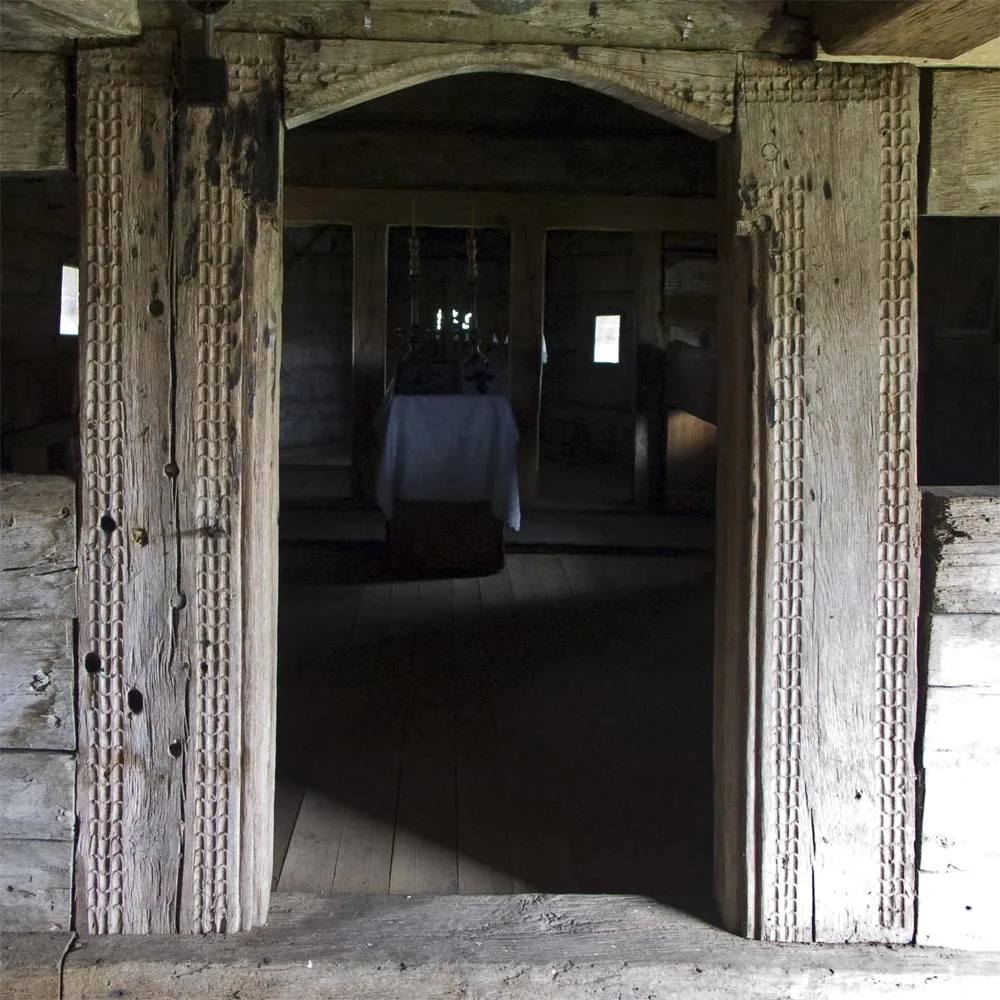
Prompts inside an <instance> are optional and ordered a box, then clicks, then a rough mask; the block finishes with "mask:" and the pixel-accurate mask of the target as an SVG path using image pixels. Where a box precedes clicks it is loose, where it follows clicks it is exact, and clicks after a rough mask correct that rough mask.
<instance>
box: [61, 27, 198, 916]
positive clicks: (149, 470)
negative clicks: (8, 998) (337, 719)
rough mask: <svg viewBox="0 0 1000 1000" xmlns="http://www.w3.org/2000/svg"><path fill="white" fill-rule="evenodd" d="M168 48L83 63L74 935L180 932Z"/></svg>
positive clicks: (180, 684)
mask: <svg viewBox="0 0 1000 1000" xmlns="http://www.w3.org/2000/svg"><path fill="white" fill-rule="evenodd" d="M171 63H172V42H171V40H170V39H169V38H168V37H162V36H161V37H156V36H154V37H152V38H147V39H144V40H143V42H142V43H141V44H140V45H136V46H132V47H129V48H123V49H94V50H89V51H82V52H81V53H80V57H79V73H78V79H79V105H78V106H79V114H80V124H79V137H80V156H79V163H80V184H81V192H82V202H83V232H82V238H81V277H82V301H81V311H82V313H83V316H84V319H83V322H82V323H81V329H82V343H81V352H82V353H81V361H82V363H81V390H80V396H81V400H82V405H81V413H80V422H81V426H80V441H81V451H82V470H81V487H80V497H81V506H80V563H79V565H80V577H79V579H80V602H79V606H80V630H79V636H80V639H79V642H80V646H79V663H80V667H81V669H80V671H79V703H80V755H79V772H78V775H79V777H78V787H79V797H78V812H79V836H78V842H77V857H78V861H77V924H78V926H79V927H80V929H85V930H87V931H88V932H89V933H109V932H110V933H114V932H126V933H161V934H162V933H165V932H169V931H173V930H176V927H177V912H178V904H179V898H178V897H179V880H180V863H181V851H182V847H181V844H182V836H183V822H184V821H183V810H184V804H183V794H184V762H183V759H181V758H182V753H181V751H179V750H178V751H176V752H174V749H173V748H174V747H176V746H182V745H183V740H184V735H185V730H186V720H185V689H186V677H185V671H184V669H183V667H182V666H181V659H182V658H181V656H180V655H179V652H178V648H177V639H178V635H177V620H178V613H179V609H178V603H179V601H180V600H181V597H180V593H179V589H178V585H177V580H178V570H179V544H178V530H177V507H176V497H175V490H174V487H175V481H174V480H173V479H172V478H171V477H170V476H169V475H168V474H167V470H168V467H169V466H170V464H171V462H172V461H173V448H174V434H173V427H172V406H173V396H172V394H173V379H172V377H171V330H172V326H173V322H174V316H173V311H172V297H171V294H170V286H171V276H170V237H171V233H170V218H169V216H170V195H169V183H170V177H169V174H170V156H171V144H172V138H173V137H172V135H171V130H170V120H171V113H172V108H171V104H170V99H169V97H168V88H167V86H166V82H167V80H168V79H169V78H170V71H171Z"/></svg>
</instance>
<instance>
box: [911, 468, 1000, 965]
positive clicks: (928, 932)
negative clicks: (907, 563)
mask: <svg viewBox="0 0 1000 1000" xmlns="http://www.w3.org/2000/svg"><path fill="white" fill-rule="evenodd" d="M923 510H924V521H923V531H924V573H925V581H924V600H923V609H922V635H921V656H922V663H921V678H922V681H923V687H924V691H925V705H924V733H923V753H922V779H923V815H922V819H921V842H920V871H919V873H918V895H917V943H918V944H924V945H934V946H941V947H946V948H972V949H978V950H983V951H994V950H1000V901H998V899H997V893H996V886H997V885H998V884H1000V846H998V840H997V835H996V832H997V829H998V827H1000V805H998V799H997V796H996V794H994V791H993V790H994V789H995V788H996V782H997V777H996V776H997V773H998V769H1000V729H998V727H997V718H998V713H1000V489H998V488H996V487H993V488H986V489H984V488H979V489H976V488H967V489H965V490H963V489H961V488H954V489H948V488H944V487H940V488H935V489H933V490H930V491H927V492H925V494H924V505H923Z"/></svg>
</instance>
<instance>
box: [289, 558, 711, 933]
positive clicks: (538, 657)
mask: <svg viewBox="0 0 1000 1000" xmlns="http://www.w3.org/2000/svg"><path fill="white" fill-rule="evenodd" d="M364 567H365V563H364V560H361V561H359V560H358V559H357V558H356V557H355V558H354V559H353V560H352V559H350V558H347V557H346V556H340V555H338V554H337V553H336V552H333V551H330V550H325V551H323V550H321V551H319V552H317V553H314V557H313V559H312V562H311V563H310V564H309V565H308V566H307V565H306V564H304V563H303V561H302V554H301V552H300V553H299V555H298V562H297V563H296V561H295V560H290V561H286V562H285V564H284V566H283V580H282V597H281V608H280V619H281V624H280V635H281V638H280V654H279V717H278V725H279V750H278V773H279V783H278V794H277V798H276V851H275V857H276V861H275V872H274V885H275V887H276V888H277V889H278V890H279V891H282V892H285V891H288V892H296V891H300V892H301V891H307V892H332V893H339V892H344V893H373V894H385V893H401V894H425V893H435V894H505V893H519V892H524V891H527V890H541V891H552V892H608V893H636V894H640V895H645V896H650V897H653V898H656V899H659V900H661V901H665V902H670V903H672V904H674V905H677V906H680V907H683V908H685V909H687V910H688V911H689V912H697V913H699V914H702V915H706V916H710V910H711V903H710V896H711V859H712V848H711V839H712V829H711V827H712V784H711V745H712V744H711V717H712V713H711V700H712V699H711V690H712V689H711V629H712V580H711V571H712V566H711V561H710V560H709V559H706V558H705V557H692V558H686V559H666V558H654V557H648V556H610V555H587V556H582V555H510V556H508V560H507V566H506V568H505V569H504V571H503V572H501V573H500V574H497V575H496V576H492V577H484V578H479V579H476V578H472V579H458V580H423V581H401V582H400V581H397V582H366V580H365V577H366V573H365V569H364ZM369 575H372V576H377V573H373V574H369ZM342 581H346V582H342Z"/></svg>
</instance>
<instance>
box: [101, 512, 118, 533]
mask: <svg viewBox="0 0 1000 1000" xmlns="http://www.w3.org/2000/svg"><path fill="white" fill-rule="evenodd" d="M117 527H118V522H117V521H116V520H115V519H114V518H113V517H112V516H111V515H110V514H105V515H104V517H102V518H101V531H103V532H104V533H105V534H106V535H110V534H111V532H112V531H114V530H115V528H117Z"/></svg>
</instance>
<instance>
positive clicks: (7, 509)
mask: <svg viewBox="0 0 1000 1000" xmlns="http://www.w3.org/2000/svg"><path fill="white" fill-rule="evenodd" d="M75 565H76V485H75V484H74V482H73V480H71V479H66V478H64V477H62V476H16V475H12V474H10V473H5V474H4V475H3V476H2V477H0V570H9V569H26V568H32V569H44V570H56V569H69V568H70V567H73V566H75Z"/></svg>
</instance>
